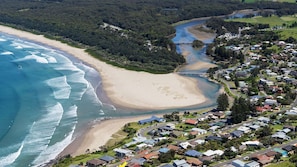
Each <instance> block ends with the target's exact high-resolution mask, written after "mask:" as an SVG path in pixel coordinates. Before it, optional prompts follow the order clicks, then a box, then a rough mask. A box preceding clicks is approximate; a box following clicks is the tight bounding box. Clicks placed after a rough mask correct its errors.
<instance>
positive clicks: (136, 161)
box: [130, 158, 146, 166]
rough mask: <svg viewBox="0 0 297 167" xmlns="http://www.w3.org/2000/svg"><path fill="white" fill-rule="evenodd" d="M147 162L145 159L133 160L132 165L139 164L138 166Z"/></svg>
mask: <svg viewBox="0 0 297 167" xmlns="http://www.w3.org/2000/svg"><path fill="white" fill-rule="evenodd" d="M145 161H146V159H144V158H133V159H131V161H130V163H131V164H138V165H140V166H141V165H143V163H144V162H145Z"/></svg>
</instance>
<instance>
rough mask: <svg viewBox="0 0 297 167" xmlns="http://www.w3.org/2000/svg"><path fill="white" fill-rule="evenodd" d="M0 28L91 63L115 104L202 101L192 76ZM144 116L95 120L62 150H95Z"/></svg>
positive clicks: (153, 105)
mask: <svg viewBox="0 0 297 167" xmlns="http://www.w3.org/2000/svg"><path fill="white" fill-rule="evenodd" d="M0 32H3V33H6V34H11V35H14V36H17V37H20V38H24V39H28V40H30V41H36V42H38V43H41V44H45V45H48V46H51V47H53V48H56V49H59V50H61V51H64V52H66V53H68V54H70V55H73V56H75V57H77V58H78V59H80V60H81V61H83V62H86V63H87V64H89V65H91V66H92V67H94V68H95V69H96V70H97V71H98V72H99V73H100V76H101V77H102V82H103V90H104V91H105V92H106V94H107V96H108V98H109V99H110V100H111V101H112V102H113V103H115V104H116V105H119V106H123V107H127V108H136V109H165V108H176V107H185V106H192V105H197V104H200V103H203V102H204V101H206V98H205V97H204V96H203V95H202V94H201V92H200V90H198V88H197V81H196V80H194V79H190V78H186V77H183V76H180V75H178V74H175V73H171V74H150V73H146V72H135V71H129V70H125V69H122V68H118V67H114V66H111V65H109V64H106V63H105V62H102V61H99V60H98V59H95V58H94V57H92V56H90V55H89V54H87V53H86V52H85V51H84V49H80V48H75V47H71V46H69V45H67V44H65V43H61V42H59V41H56V40H51V39H48V38H45V37H44V36H43V35H35V34H32V33H29V32H25V31H20V30H16V29H13V28H10V27H6V26H0ZM148 117H150V116H141V117H133V118H124V119H111V120H105V121H103V122H100V123H99V124H95V125H93V127H91V128H90V129H89V130H88V131H86V132H85V133H86V134H84V135H82V136H80V137H78V138H77V139H76V140H75V141H74V142H73V143H72V144H71V145H70V146H69V147H68V148H67V149H66V150H65V151H64V155H65V153H67V154H72V155H79V154H83V153H85V151H86V149H89V150H90V151H92V150H97V149H98V148H99V146H102V145H104V144H105V143H106V142H107V141H108V140H109V139H110V138H111V136H112V134H114V133H115V132H117V131H118V130H120V129H121V127H123V126H124V125H125V124H126V123H128V122H136V121H138V120H140V119H143V118H148ZM102 134H104V135H102ZM78 146H79V147H78Z"/></svg>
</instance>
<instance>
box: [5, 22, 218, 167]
mask: <svg viewBox="0 0 297 167" xmlns="http://www.w3.org/2000/svg"><path fill="white" fill-rule="evenodd" d="M199 23H200V22H199ZM199 23H197V22H194V23H186V24H184V25H179V26H177V27H176V31H177V33H176V37H175V38H174V39H173V41H174V42H179V41H183V40H185V39H186V40H187V39H189V40H194V39H195V37H193V36H192V35H191V34H189V33H188V32H187V30H186V28H187V27H188V26H192V25H193V24H199ZM210 41H211V39H210ZM206 43H207V42H206ZM205 48H206V47H204V48H202V49H201V50H194V49H193V48H191V47H189V48H188V50H189V52H190V53H191V55H190V57H195V58H194V59H191V60H192V62H189V60H187V61H188V63H195V62H197V61H206V62H209V61H210V60H209V58H208V57H207V56H206V55H205ZM179 51H180V49H179V48H177V52H179ZM0 71H1V73H0V167H6V166H9V167H26V166H43V164H45V163H47V162H49V161H50V160H52V159H54V158H55V157H56V156H57V155H58V154H59V153H60V152H62V151H63V149H64V148H65V147H67V145H69V144H70V143H71V142H72V141H73V139H74V138H75V137H76V136H77V135H79V133H80V132H81V131H83V130H84V129H86V127H87V126H89V125H91V124H92V123H93V122H96V121H100V120H101V119H103V118H106V117H122V116H132V115H134V116H135V115H144V114H149V115H152V114H155V113H168V112H173V111H184V110H193V109H201V108H207V107H213V106H215V105H216V98H217V96H218V92H219V90H220V88H221V86H220V85H218V84H216V83H214V82H211V81H209V80H207V79H206V78H204V77H199V76H198V77H195V78H196V79H197V80H198V84H197V87H199V88H200V90H201V91H202V93H203V94H204V95H205V97H206V98H207V99H208V101H207V102H205V103H203V104H199V105H197V106H190V107H184V108H177V109H169V110H158V111H137V110H131V109H123V108H116V107H115V106H113V105H112V104H111V103H110V102H109V101H108V99H107V98H106V95H105V94H104V92H103V91H102V87H101V78H100V75H99V74H98V72H97V71H96V70H95V69H93V68H92V67H90V66H88V65H86V64H84V63H83V62H81V61H80V60H78V59H76V58H74V57H73V56H71V55H68V54H67V53H65V52H62V51H59V50H57V49H55V48H51V47H50V46H45V45H42V44H38V43H35V42H32V41H27V40H24V39H20V38H18V37H15V36H10V35H7V34H1V33H0ZM200 72H201V71H200ZM202 72H205V70H202ZM190 77H193V76H190Z"/></svg>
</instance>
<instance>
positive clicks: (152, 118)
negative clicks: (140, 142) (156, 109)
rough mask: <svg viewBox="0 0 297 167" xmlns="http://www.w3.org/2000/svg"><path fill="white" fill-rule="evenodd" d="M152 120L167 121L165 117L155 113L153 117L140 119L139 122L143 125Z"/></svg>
mask: <svg viewBox="0 0 297 167" xmlns="http://www.w3.org/2000/svg"><path fill="white" fill-rule="evenodd" d="M152 122H165V120H164V119H163V118H159V117H156V116H154V115H153V116H152V117H151V118H148V119H143V120H140V121H138V123H139V124H141V125H143V124H146V123H152Z"/></svg>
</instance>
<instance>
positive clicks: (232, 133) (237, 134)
mask: <svg viewBox="0 0 297 167" xmlns="http://www.w3.org/2000/svg"><path fill="white" fill-rule="evenodd" d="M243 134H244V133H243V131H240V130H235V131H233V132H231V136H232V137H234V138H240V137H241V136H243Z"/></svg>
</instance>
